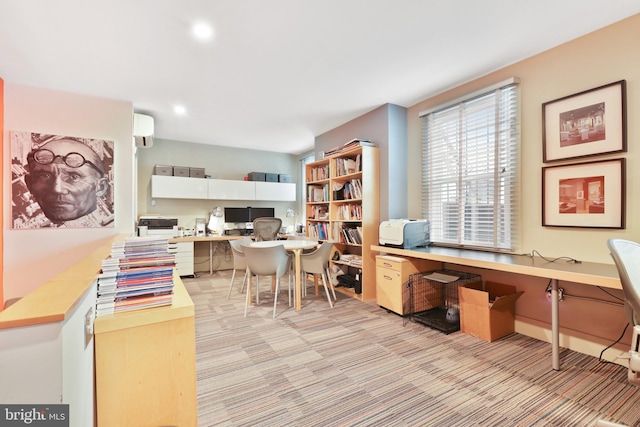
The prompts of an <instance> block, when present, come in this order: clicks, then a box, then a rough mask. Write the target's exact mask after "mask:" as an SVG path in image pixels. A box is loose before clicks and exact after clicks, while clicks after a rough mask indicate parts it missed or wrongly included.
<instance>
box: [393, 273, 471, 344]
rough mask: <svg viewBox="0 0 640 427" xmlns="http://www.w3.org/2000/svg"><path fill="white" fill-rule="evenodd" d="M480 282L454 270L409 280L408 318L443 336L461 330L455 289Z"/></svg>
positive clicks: (406, 288) (421, 275)
mask: <svg viewBox="0 0 640 427" xmlns="http://www.w3.org/2000/svg"><path fill="white" fill-rule="evenodd" d="M476 282H482V277H481V276H480V275H479V274H473V273H466V272H462V271H454V270H435V271H427V272H424V273H415V274H412V275H411V276H409V281H408V282H407V283H406V285H405V290H406V291H408V292H409V298H408V304H409V307H406V308H407V309H406V310H405V312H407V313H411V314H410V315H409V318H410V319H411V320H414V321H416V322H418V323H422V324H423V325H425V326H429V327H431V328H433V329H437V330H439V331H441V332H444V333H445V334H450V333H452V332H456V331H459V330H460V300H459V298H458V287H459V286H460V285H468V284H470V283H476Z"/></svg>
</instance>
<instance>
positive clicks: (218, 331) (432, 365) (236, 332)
mask: <svg viewBox="0 0 640 427" xmlns="http://www.w3.org/2000/svg"><path fill="white" fill-rule="evenodd" d="M230 278H231V272H230V271H222V272H216V273H214V275H213V276H203V277H201V278H196V279H183V281H184V283H185V285H186V287H187V290H188V291H189V293H190V295H191V297H192V299H193V301H194V303H195V306H196V350H197V356H196V357H197V363H196V369H197V388H198V417H199V425H200V426H201V427H204V426H207V427H208V426H323V427H324V426H447V427H448V426H594V425H595V423H596V421H597V420H598V419H601V418H602V419H605V420H609V421H614V422H619V423H623V424H627V425H640V423H638V422H637V420H640V390H638V389H637V388H636V387H634V386H631V385H629V384H628V383H627V379H626V375H627V373H626V369H625V368H623V367H621V366H619V365H615V364H610V363H600V362H599V361H598V360H597V359H596V358H593V357H590V356H586V355H583V354H580V353H576V352H573V351H569V350H564V349H563V350H561V367H562V370H561V371H559V372H558V371H554V370H552V369H551V346H550V344H548V343H544V342H541V341H538V340H535V339H531V338H528V337H526V336H523V335H519V334H512V335H510V336H508V337H505V338H503V339H501V340H498V341H495V342H493V343H487V342H484V341H482V340H479V339H477V338H475V337H472V336H469V335H466V334H464V333H461V332H456V333H452V334H450V335H445V334H442V333H441V332H438V331H435V330H432V329H430V328H427V327H425V326H423V325H421V324H418V323H414V322H409V323H407V324H406V325H403V319H402V318H401V317H400V316H398V315H395V314H392V313H387V312H386V311H385V310H383V309H381V308H379V307H378V306H376V305H375V304H369V303H362V302H359V301H357V300H355V299H353V298H349V297H347V296H344V295H338V301H337V303H336V304H335V307H334V308H333V309H331V308H329V305H328V303H327V302H326V300H324V299H322V298H321V297H315V296H314V295H313V292H312V290H311V287H310V288H309V295H308V297H307V298H305V299H304V300H303V309H302V310H301V311H299V312H296V311H295V310H294V309H293V308H289V307H288V305H287V297H286V292H282V293H281V295H280V304H279V306H278V316H277V318H276V319H275V320H273V319H272V318H271V315H272V309H273V299H272V296H271V295H270V293H269V292H268V289H269V286H268V285H267V280H266V279H265V280H264V285H263V286H262V287H261V290H262V293H261V304H260V305H258V306H254V307H252V308H251V309H250V311H249V314H248V316H247V318H246V319H245V318H243V310H244V294H241V293H240V292H239V287H240V282H241V280H242V279H241V278H240V279H238V278H236V284H237V285H236V287H235V288H234V290H233V292H232V296H231V299H230V300H227V298H226V295H227V290H228V286H229V281H230ZM285 284H286V282H285Z"/></svg>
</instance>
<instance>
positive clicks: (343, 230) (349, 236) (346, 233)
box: [333, 222, 362, 245]
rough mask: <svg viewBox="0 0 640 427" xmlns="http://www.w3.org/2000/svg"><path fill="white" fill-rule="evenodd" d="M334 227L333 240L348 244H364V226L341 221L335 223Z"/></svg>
mask: <svg viewBox="0 0 640 427" xmlns="http://www.w3.org/2000/svg"><path fill="white" fill-rule="evenodd" d="M334 227H335V229H334V233H333V240H335V241H337V242H340V243H346V244H348V245H361V244H362V227H360V226H358V227H353V226H346V225H342V224H341V223H339V222H336V223H334Z"/></svg>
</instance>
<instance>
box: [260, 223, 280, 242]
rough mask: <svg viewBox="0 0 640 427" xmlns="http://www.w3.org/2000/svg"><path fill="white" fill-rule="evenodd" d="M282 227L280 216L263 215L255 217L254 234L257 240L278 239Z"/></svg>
mask: <svg viewBox="0 0 640 427" xmlns="http://www.w3.org/2000/svg"><path fill="white" fill-rule="evenodd" d="M280 227H282V220H281V219H280V218H271V217H263V218H256V219H254V220H253V234H255V238H256V242H261V241H265V240H276V239H277V238H278V233H279V232H280Z"/></svg>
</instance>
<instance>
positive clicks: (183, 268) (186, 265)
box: [168, 242, 194, 277]
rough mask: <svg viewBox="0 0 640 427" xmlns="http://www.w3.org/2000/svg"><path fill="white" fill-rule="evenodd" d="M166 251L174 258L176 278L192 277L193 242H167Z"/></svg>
mask: <svg viewBox="0 0 640 427" xmlns="http://www.w3.org/2000/svg"><path fill="white" fill-rule="evenodd" d="M168 251H169V253H171V254H174V255H175V257H176V272H177V273H178V276H181V277H182V276H192V277H193V275H194V270H193V252H194V251H193V242H169V248H168Z"/></svg>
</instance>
